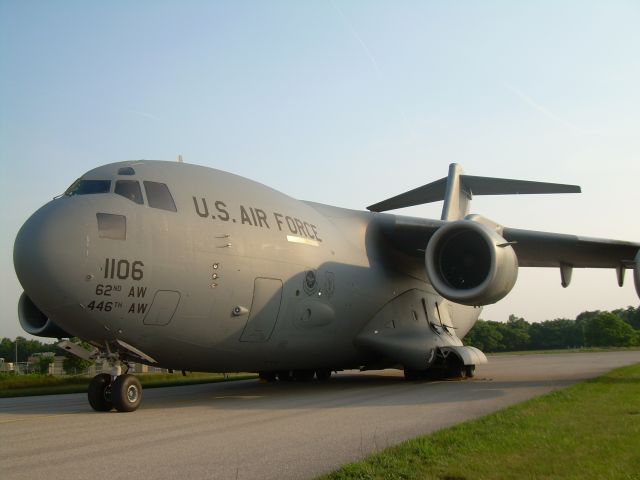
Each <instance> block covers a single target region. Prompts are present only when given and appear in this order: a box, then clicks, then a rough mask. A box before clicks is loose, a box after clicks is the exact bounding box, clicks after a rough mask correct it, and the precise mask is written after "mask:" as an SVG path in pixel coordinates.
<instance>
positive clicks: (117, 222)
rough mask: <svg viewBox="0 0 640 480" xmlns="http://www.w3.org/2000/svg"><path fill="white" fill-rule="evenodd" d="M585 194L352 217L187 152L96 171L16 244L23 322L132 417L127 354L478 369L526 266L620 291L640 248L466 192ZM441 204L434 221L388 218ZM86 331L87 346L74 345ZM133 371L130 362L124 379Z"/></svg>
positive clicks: (384, 207) (467, 179)
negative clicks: (531, 225)
mask: <svg viewBox="0 0 640 480" xmlns="http://www.w3.org/2000/svg"><path fill="white" fill-rule="evenodd" d="M572 192H580V187H577V186H574V185H562V184H552V183H542V182H530V181H522V180H510V179H499V178H488V177H478V176H471V175H466V174H464V173H463V171H462V169H461V167H460V166H459V165H457V164H452V165H450V167H449V173H448V176H447V177H445V178H442V179H440V180H437V181H435V182H432V183H430V184H428V185H424V186H422V187H419V188H416V189H414V190H411V191H409V192H405V193H402V194H400V195H398V196H395V197H393V198H390V199H387V200H384V201H382V202H379V203H376V204H374V205H371V206H369V207H368V211H354V210H347V209H344V208H338V207H333V206H329V205H323V204H319V203H312V202H305V201H299V200H295V199H293V198H290V197H288V196H287V195H285V194H283V193H280V192H278V191H275V190H273V189H271V188H268V187H266V186H264V185H262V184H259V183H256V182H254V181H251V180H248V179H246V178H242V177H239V176H236V175H233V174H231V173H226V172H222V171H219V170H214V169H211V168H206V167H202V166H196V165H191V164H186V163H178V162H164V161H128V162H120V163H112V164H108V165H104V166H101V167H98V168H96V169H94V170H91V171H89V172H87V173H86V174H84V175H83V176H82V177H80V178H79V179H78V180H76V181H75V182H74V183H73V184H72V185H71V186H70V187H69V189H68V190H67V191H66V192H65V193H64V194H63V195H61V196H59V197H56V198H55V199H53V200H52V201H50V202H49V203H47V204H46V205H44V206H43V207H42V208H40V209H39V210H38V211H36V212H35V213H34V214H33V215H32V216H31V217H30V218H29V219H28V220H27V221H26V223H25V224H24V225H23V226H22V228H21V229H20V231H19V233H18V235H17V238H16V240H15V246H14V265H15V270H16V273H17V276H18V279H19V280H20V283H21V284H22V286H23V288H24V293H23V294H22V296H21V298H20V300H19V305H18V312H19V320H20V324H21V325H22V328H23V329H24V330H25V331H27V332H28V333H30V334H32V335H39V336H43V337H53V338H59V339H60V340H61V342H60V344H59V345H60V346H61V347H62V348H65V349H67V350H68V351H70V352H71V353H74V354H76V355H79V356H81V357H83V358H90V359H94V360H102V361H103V362H108V364H109V365H110V369H111V370H110V371H111V373H103V374H99V375H97V376H95V377H94V378H93V380H92V381H91V383H90V386H89V392H88V397H89V403H90V405H91V407H93V409H95V410H97V411H110V410H112V409H114V408H115V409H116V410H118V411H133V410H135V409H136V408H138V406H139V405H140V401H141V399H142V389H141V386H140V383H139V381H138V380H137V379H136V377H135V376H133V375H129V374H127V373H126V370H128V365H129V363H130V362H141V363H144V364H148V365H156V366H162V367H165V368H168V369H175V370H189V371H209V372H232V371H247V372H258V373H259V376H260V377H261V378H262V379H263V380H265V381H289V380H312V379H313V378H314V377H315V378H316V379H317V380H326V379H328V378H329V377H330V376H331V374H332V372H334V371H338V370H342V369H348V368H360V369H379V368H389V367H394V368H402V369H404V373H405V376H406V378H407V379H419V378H425V377H431V376H438V377H439V378H442V377H461V376H462V377H464V376H471V375H473V372H474V369H475V366H476V365H478V364H480V363H483V362H486V357H485V355H484V354H483V353H482V352H481V351H480V350H478V349H476V348H473V347H470V346H465V345H463V343H462V339H463V338H464V336H465V334H466V333H467V332H468V331H469V330H470V329H471V327H472V326H473V325H474V323H475V322H476V320H477V319H478V316H479V314H480V311H481V309H482V306H483V305H488V304H492V303H495V302H497V301H499V300H500V299H501V298H503V297H504V296H505V295H507V294H508V293H509V291H510V290H511V289H512V287H513V286H514V284H515V282H516V277H517V275H518V269H519V267H556V268H558V269H559V271H560V279H561V284H562V286H563V287H566V286H568V285H569V283H570V281H571V273H572V269H573V268H581V267H595V268H611V269H615V270H616V272H617V279H618V283H619V284H620V285H621V286H622V284H623V281H624V274H625V271H626V269H629V268H632V269H634V280H635V287H636V290H637V291H638V295H639V296H640V244H639V243H631V242H624V241H614V240H601V239H592V238H583V237H577V236H572V235H562V234H555V233H544V232H536V231H529V230H519V229H514V228H507V227H504V226H502V225H499V224H497V223H495V222H493V221H491V220H489V219H487V218H485V217H482V216H480V215H469V205H470V201H471V199H472V196H473V195H502V194H549V193H572ZM441 200H443V201H444V207H443V211H442V217H441V219H440V220H430V219H423V218H414V217H408V216H401V215H393V214H389V213H384V212H387V211H389V210H393V209H397V208H402V207H407V206H412V205H419V204H424V203H429V202H435V201H441ZM72 336H73V337H78V338H80V339H83V340H85V341H86V342H88V343H89V344H90V345H91V346H92V350H91V351H89V350H88V349H85V348H82V347H80V346H78V345H77V344H75V343H72V342H70V341H68V340H62V339H63V338H68V337H72ZM123 367H124V368H125V372H124V373H123Z"/></svg>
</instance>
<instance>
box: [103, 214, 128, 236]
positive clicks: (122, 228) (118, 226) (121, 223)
mask: <svg viewBox="0 0 640 480" xmlns="http://www.w3.org/2000/svg"><path fill="white" fill-rule="evenodd" d="M96 218H97V219H98V236H99V237H100V238H110V239H112V240H126V239H127V217H125V216H124V215H113V214H111V213H96Z"/></svg>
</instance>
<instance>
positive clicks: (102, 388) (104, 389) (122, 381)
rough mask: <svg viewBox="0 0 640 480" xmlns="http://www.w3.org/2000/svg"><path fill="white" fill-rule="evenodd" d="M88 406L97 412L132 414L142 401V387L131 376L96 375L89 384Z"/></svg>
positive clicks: (138, 381)
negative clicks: (115, 411)
mask: <svg viewBox="0 0 640 480" xmlns="http://www.w3.org/2000/svg"><path fill="white" fill-rule="evenodd" d="M88 397H89V405H91V408H93V409H94V410H95V411H97V412H109V411H111V410H112V409H114V408H115V409H116V410H117V411H119V412H133V411H134V410H136V409H137V408H138V407H139V406H140V402H141V401H142V385H141V384H140V380H138V379H137V378H136V377H134V376H133V375H127V374H125V375H118V376H117V377H115V380H113V377H112V376H111V375H109V374H108V373H101V374H100V375H96V376H95V377H93V379H92V380H91V383H89V392H88Z"/></svg>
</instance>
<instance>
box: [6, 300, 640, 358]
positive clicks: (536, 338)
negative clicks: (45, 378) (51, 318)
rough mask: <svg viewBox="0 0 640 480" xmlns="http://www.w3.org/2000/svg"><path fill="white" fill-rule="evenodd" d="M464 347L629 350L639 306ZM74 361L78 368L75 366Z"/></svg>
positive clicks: (521, 328)
mask: <svg viewBox="0 0 640 480" xmlns="http://www.w3.org/2000/svg"><path fill="white" fill-rule="evenodd" d="M16 342H17V343H18V362H26V361H27V359H28V358H29V356H31V355H33V354H34V353H39V352H56V353H57V354H58V355H65V356H66V357H68V358H69V359H70V360H68V361H67V362H66V363H67V364H68V365H69V367H70V368H74V369H78V370H79V369H81V368H86V365H87V364H89V362H86V363H85V362H84V361H82V362H80V361H79V360H80V359H77V360H76V357H74V356H73V355H70V354H68V353H67V352H62V351H60V350H57V349H56V347H55V346H54V345H53V344H51V343H43V342H40V341H38V340H27V339H26V338H24V337H17V338H16V339H15V340H11V339H9V338H3V339H2V340H0V358H4V359H5V361H6V362H13V361H15V356H16ZM464 343H465V344H466V345H472V346H474V347H477V348H479V349H480V350H482V351H483V352H488V353H491V352H508V351H509V352H510V351H518V350H553V349H559V348H580V347H630V346H636V345H639V346H640V307H637V308H634V307H628V308H626V309H617V310H613V311H611V312H606V311H605V312H602V311H599V310H596V311H593V312H582V313H581V314H580V315H578V316H577V317H576V318H575V319H567V318H558V319H555V320H547V321H544V322H541V323H529V322H527V321H526V320H525V319H524V318H520V317H517V316H515V315H510V316H509V320H508V321H507V322H506V323H502V322H494V321H492V320H478V321H477V322H476V324H475V325H474V327H473V328H472V329H471V331H469V333H468V334H467V335H466V336H465V337H464ZM76 362H77V365H76Z"/></svg>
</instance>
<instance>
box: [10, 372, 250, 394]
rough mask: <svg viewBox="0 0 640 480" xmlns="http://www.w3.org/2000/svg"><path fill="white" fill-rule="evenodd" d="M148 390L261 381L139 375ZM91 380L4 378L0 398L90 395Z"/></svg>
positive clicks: (239, 377) (238, 377) (230, 376)
mask: <svg viewBox="0 0 640 480" xmlns="http://www.w3.org/2000/svg"><path fill="white" fill-rule="evenodd" d="M136 377H138V378H139V379H140V382H141V383H142V386H143V387H144V388H156V387H173V386H178V385H195V384H199V383H215V382H225V381H231V380H246V379H250V378H257V375H256V374H253V373H230V374H227V376H225V375H224V374H222V373H200V372H192V373H189V374H188V375H187V376H186V377H183V376H182V374H180V373H173V374H172V373H166V374H163V373H148V374H139V375H136ZM90 381H91V377H86V376H82V375H80V376H73V377H54V376H51V375H18V376H15V375H0V398H6V397H26V396H31V395H56V394H62V393H83V392H86V391H87V388H88V387H89V382H90Z"/></svg>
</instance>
